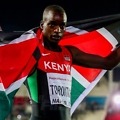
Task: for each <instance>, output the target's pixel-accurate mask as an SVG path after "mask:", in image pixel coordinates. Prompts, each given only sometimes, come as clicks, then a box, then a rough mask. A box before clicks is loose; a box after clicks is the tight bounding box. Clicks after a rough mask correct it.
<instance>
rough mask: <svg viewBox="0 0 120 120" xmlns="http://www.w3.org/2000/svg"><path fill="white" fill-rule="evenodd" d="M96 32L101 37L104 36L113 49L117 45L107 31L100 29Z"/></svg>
mask: <svg viewBox="0 0 120 120" xmlns="http://www.w3.org/2000/svg"><path fill="white" fill-rule="evenodd" d="M96 31H97V32H99V33H100V34H101V35H102V36H104V37H105V38H106V39H107V40H108V41H109V42H110V43H111V45H112V46H113V49H114V48H115V46H116V45H117V44H118V41H117V40H116V38H115V37H114V36H113V35H112V34H111V33H110V32H109V31H108V30H107V29H105V28H100V29H98V30H96Z"/></svg>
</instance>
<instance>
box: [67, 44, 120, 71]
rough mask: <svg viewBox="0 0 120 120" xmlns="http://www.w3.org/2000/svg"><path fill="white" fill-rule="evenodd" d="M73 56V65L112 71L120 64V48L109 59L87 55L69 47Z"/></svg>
mask: <svg viewBox="0 0 120 120" xmlns="http://www.w3.org/2000/svg"><path fill="white" fill-rule="evenodd" d="M67 48H68V50H69V51H70V52H71V54H72V58H73V64H76V65H80V66H84V67H91V68H100V69H106V70H111V69H113V68H114V67H115V66H116V65H117V64H118V63H119V62H120V47H118V48H116V49H115V50H114V51H113V52H112V53H111V54H110V55H108V56H107V57H101V56H98V55H93V54H88V53H85V52H83V51H81V50H79V49H77V48H75V47H73V46H67Z"/></svg>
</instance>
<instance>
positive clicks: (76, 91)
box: [71, 77, 85, 105]
mask: <svg viewBox="0 0 120 120" xmlns="http://www.w3.org/2000/svg"><path fill="white" fill-rule="evenodd" d="M84 90H85V87H83V86H82V85H81V84H80V83H79V82H78V81H77V80H76V79H75V78H73V77H72V90H71V105H73V104H74V102H75V101H76V99H77V98H78V97H79V96H80V95H81V93H82V92H83V91H84Z"/></svg>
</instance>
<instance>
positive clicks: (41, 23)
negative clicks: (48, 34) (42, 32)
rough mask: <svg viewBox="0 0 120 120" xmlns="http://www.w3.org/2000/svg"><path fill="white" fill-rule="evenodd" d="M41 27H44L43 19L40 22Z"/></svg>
mask: <svg viewBox="0 0 120 120" xmlns="http://www.w3.org/2000/svg"><path fill="white" fill-rule="evenodd" d="M40 28H41V29H43V21H42V20H41V22H40Z"/></svg>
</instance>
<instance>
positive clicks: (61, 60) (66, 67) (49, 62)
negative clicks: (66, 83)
mask: <svg viewBox="0 0 120 120" xmlns="http://www.w3.org/2000/svg"><path fill="white" fill-rule="evenodd" d="M71 61H72V60H71V55H70V54H69V53H68V51H66V50H64V49H62V51H61V52H54V51H49V50H47V49H42V50H41V57H40V59H39V61H38V68H40V69H42V70H43V71H45V72H60V73H70V69H71Z"/></svg>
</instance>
